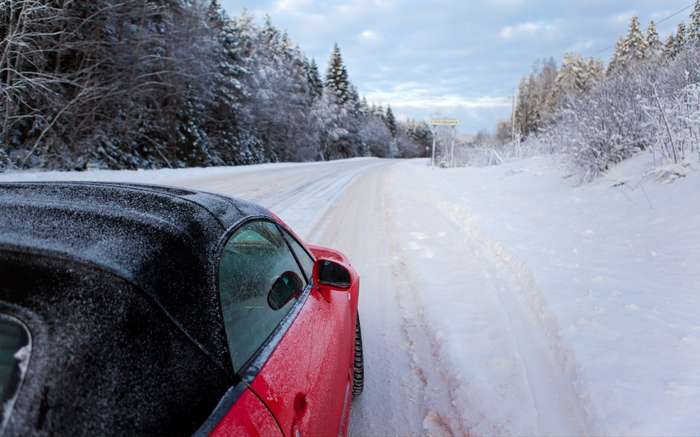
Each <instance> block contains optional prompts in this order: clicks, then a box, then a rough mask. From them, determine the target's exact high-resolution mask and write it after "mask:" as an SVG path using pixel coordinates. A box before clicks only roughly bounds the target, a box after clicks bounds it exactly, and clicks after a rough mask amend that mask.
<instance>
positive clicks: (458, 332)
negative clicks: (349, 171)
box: [392, 156, 700, 435]
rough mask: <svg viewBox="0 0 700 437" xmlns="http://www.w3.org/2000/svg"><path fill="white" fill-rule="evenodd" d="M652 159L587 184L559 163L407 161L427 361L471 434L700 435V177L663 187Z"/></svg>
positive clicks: (407, 241) (406, 222)
mask: <svg viewBox="0 0 700 437" xmlns="http://www.w3.org/2000/svg"><path fill="white" fill-rule="evenodd" d="M647 163H648V157H647V156H641V157H638V158H636V159H633V160H631V161H629V162H627V163H625V164H624V165H622V166H620V167H619V168H617V169H615V170H613V171H612V172H611V173H610V175H609V176H608V177H607V178H605V179H602V180H600V181H598V182H596V183H594V184H591V185H586V186H581V187H573V186H571V185H570V183H569V182H567V180H565V179H563V178H562V174H563V172H562V171H561V170H559V169H557V167H556V166H554V165H552V163H551V161H549V160H548V159H545V158H533V159H528V160H524V161H520V162H515V163H510V164H506V165H502V166H498V167H489V168H465V169H451V170H431V169H430V168H428V167H427V166H426V165H425V163H423V162H416V161H414V162H408V163H404V164H401V165H399V166H396V167H395V171H394V174H393V175H392V192H394V193H395V203H394V210H393V212H392V214H393V216H394V218H395V219H396V221H397V225H398V226H397V228H398V229H399V230H400V234H401V236H400V241H401V246H402V250H403V253H402V255H403V256H404V258H405V259H406V260H407V261H406V262H407V263H408V266H409V267H408V268H407V269H406V271H407V272H408V275H410V277H411V278H410V279H407V281H408V282H411V283H412V289H414V290H416V291H417V294H418V298H419V299H420V301H421V303H420V306H421V308H422V311H423V317H424V318H425V319H426V320H427V322H426V323H427V326H428V327H429V328H428V329H429V331H430V332H431V335H432V336H433V338H434V341H435V345H436V350H437V352H436V353H437V356H435V357H434V358H435V359H434V362H432V363H430V364H427V363H426V366H435V367H436V368H440V367H442V368H443V369H444V373H445V374H446V375H447V377H448V378H450V379H451V384H452V386H453V390H454V399H453V402H455V403H457V405H459V410H460V411H462V412H463V414H464V417H463V419H464V422H465V423H464V426H465V427H466V428H468V429H469V431H470V432H473V433H475V434H501V435H503V434H511V435H522V434H557V435H562V434H566V435H580V434H606V435H697V433H698V432H699V431H700V419H699V418H698V417H699V416H698V415H697V412H698V407H699V406H700V367H698V363H700V318H698V310H699V309H700V270H698V268H697V266H698V265H700V204H699V203H698V201H697V199H698V197H697V193H698V192H700V174H698V172H693V171H688V172H686V173H685V175H684V177H681V178H680V179H677V180H675V182H674V183H672V184H662V183H659V182H657V181H656V180H655V179H654V178H653V177H649V176H647V177H645V178H643V177H642V176H643V175H644V174H646V173H647V172H646V166H647ZM453 430H454V428H453Z"/></svg>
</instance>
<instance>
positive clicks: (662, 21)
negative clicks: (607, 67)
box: [593, 3, 695, 57]
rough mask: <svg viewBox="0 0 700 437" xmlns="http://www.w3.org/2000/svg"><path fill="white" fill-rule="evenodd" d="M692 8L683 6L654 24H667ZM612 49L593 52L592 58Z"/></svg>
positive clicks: (690, 5)
mask: <svg viewBox="0 0 700 437" xmlns="http://www.w3.org/2000/svg"><path fill="white" fill-rule="evenodd" d="M693 6H695V3H691V4H689V5H688V6H685V7H684V8H683V9H680V10H678V11H676V12H674V13H672V14H671V15H669V16H667V17H665V18H662V19H661V20H659V21H656V22H655V23H656V24H661V23H665V22H667V21H668V20H670V19H671V18H673V17H675V16H677V15H679V14H682V13H683V12H685V11H687V10H688V9H690V8H692V7H693ZM614 48H615V46H614V45H612V46H610V47H606V48H604V49H602V50H599V51H597V52H595V53H594V54H593V56H594V57H595V56H598V55H600V54H603V53H605V52H607V51H608V50H612V49H614Z"/></svg>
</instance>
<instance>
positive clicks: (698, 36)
mask: <svg viewBox="0 0 700 437" xmlns="http://www.w3.org/2000/svg"><path fill="white" fill-rule="evenodd" d="M688 42H689V43H691V44H693V45H694V46H696V47H697V46H700V0H696V1H695V7H694V8H693V12H692V13H691V14H690V25H689V27H688Z"/></svg>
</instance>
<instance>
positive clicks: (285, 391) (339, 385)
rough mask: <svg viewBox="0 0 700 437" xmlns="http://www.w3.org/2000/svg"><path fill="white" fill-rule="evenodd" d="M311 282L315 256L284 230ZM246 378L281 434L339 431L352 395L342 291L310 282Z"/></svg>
mask: <svg viewBox="0 0 700 437" xmlns="http://www.w3.org/2000/svg"><path fill="white" fill-rule="evenodd" d="M282 232H283V234H284V237H285V239H286V240H287V242H288V243H289V245H290V247H291V248H292V251H293V253H294V255H295V256H296V258H297V260H298V261H299V263H300V264H301V266H302V269H303V270H304V273H305V275H306V277H307V278H308V279H309V282H310V283H313V268H314V260H313V258H312V257H311V255H309V253H308V252H307V251H306V249H304V247H303V246H302V245H301V244H300V243H298V242H297V240H296V239H295V238H294V237H292V236H291V235H290V234H289V233H287V232H286V231H285V230H282ZM312 285H314V286H312V287H311V290H310V292H309V294H308V296H307V298H306V300H305V302H304V304H303V307H302V308H301V310H300V312H299V314H298V315H297V317H296V319H295V321H294V323H292V324H291V326H290V327H289V330H288V331H287V334H286V335H285V336H284V338H283V339H282V340H281V342H280V344H279V345H278V346H277V348H276V350H275V351H274V353H273V354H272V355H271V356H270V359H269V360H268V361H267V362H266V363H265V365H264V366H263V367H262V369H261V371H260V373H259V374H258V375H257V376H256V378H255V379H254V380H253V382H252V384H251V388H252V389H253V390H254V391H255V392H256V393H257V394H258V395H259V396H260V397H261V399H262V400H263V401H264V402H265V403H266V405H267V406H268V407H269V408H270V410H271V411H272V413H273V414H274V415H275V417H276V418H277V420H278V422H279V424H280V427H281V428H282V430H283V431H284V433H285V434H286V435H289V436H293V437H297V436H334V435H344V434H345V432H346V430H345V423H346V419H347V417H346V415H347V414H348V413H349V407H350V401H351V399H352V391H351V387H352V379H351V378H352V350H353V349H352V339H353V337H352V334H353V331H352V323H351V322H352V319H351V311H350V305H351V302H350V299H349V294H348V293H347V292H341V291H333V290H331V289H329V288H326V287H323V288H320V287H318V286H315V284H312Z"/></svg>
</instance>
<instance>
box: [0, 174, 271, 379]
mask: <svg viewBox="0 0 700 437" xmlns="http://www.w3.org/2000/svg"><path fill="white" fill-rule="evenodd" d="M268 214H269V213H268V212H267V211H266V210H264V209H263V208H260V207H257V206H255V205H253V204H250V203H247V202H243V201H239V200H233V199H229V198H226V197H223V196H218V195H214V194H208V193H202V192H197V191H189V190H183V189H177V188H167V187H155V186H146V185H130V184H114V183H77V182H54V183H0V251H12V252H20V253H25V254H27V256H31V255H32V254H50V256H53V257H61V258H64V259H67V260H71V261H75V262H80V263H83V264H89V265H92V266H94V267H95V268H99V269H101V270H104V271H107V272H111V273H112V274H114V275H117V276H119V277H121V278H124V279H125V280H127V281H128V282H130V283H132V284H134V285H136V286H137V287H138V288H140V289H141V290H143V291H145V292H146V293H148V294H150V295H151V296H152V297H153V298H154V299H155V302H156V303H157V304H158V305H159V306H161V307H162V309H163V311H164V312H166V313H167V314H168V315H170V316H171V317H172V318H173V320H174V322H175V323H177V324H179V325H180V326H181V327H182V328H183V330H184V331H185V332H186V333H187V335H189V336H191V337H192V339H193V340H194V341H196V342H197V343H198V344H199V345H200V346H201V348H203V349H204V350H205V351H206V352H207V353H208V354H209V355H210V356H212V357H214V359H215V360H216V361H217V362H218V364H219V365H220V366H221V367H222V368H224V369H226V370H227V371H230V370H231V369H230V363H229V362H228V352H227V350H226V337H225V333H224V329H223V322H222V320H221V313H220V310H219V303H218V294H217V292H216V288H215V287H216V285H215V281H214V280H213V272H214V267H213V266H214V257H215V255H216V253H215V252H216V250H217V243H218V242H219V239H220V238H221V236H222V235H223V233H224V231H225V230H226V229H227V228H228V227H230V226H232V225H233V224H235V223H236V222H237V221H239V220H241V219H242V218H244V217H247V216H261V215H262V216H267V215H268Z"/></svg>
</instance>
